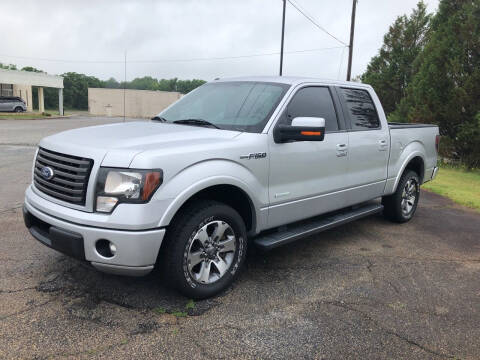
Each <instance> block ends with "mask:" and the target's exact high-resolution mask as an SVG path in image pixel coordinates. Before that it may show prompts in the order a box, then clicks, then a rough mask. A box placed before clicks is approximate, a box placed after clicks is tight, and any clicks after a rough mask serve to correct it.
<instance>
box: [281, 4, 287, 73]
mask: <svg viewBox="0 0 480 360" xmlns="http://www.w3.org/2000/svg"><path fill="white" fill-rule="evenodd" d="M286 6H287V0H283V16H282V44H281V46H280V76H282V73H283V39H284V37H285V8H286Z"/></svg>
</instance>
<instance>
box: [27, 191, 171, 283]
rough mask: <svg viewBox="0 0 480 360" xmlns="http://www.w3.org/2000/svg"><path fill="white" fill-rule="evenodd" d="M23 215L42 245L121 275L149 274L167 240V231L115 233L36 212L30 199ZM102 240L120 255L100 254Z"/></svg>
mask: <svg viewBox="0 0 480 360" xmlns="http://www.w3.org/2000/svg"><path fill="white" fill-rule="evenodd" d="M23 215H24V220H25V225H26V226H27V228H28V229H29V231H30V233H31V234H32V236H33V237H34V238H35V239H37V240H38V241H40V242H41V243H42V244H44V245H46V246H49V247H51V248H53V249H55V250H58V251H60V252H62V253H64V254H67V255H69V256H72V257H74V258H77V259H79V260H85V261H87V262H90V263H91V264H92V265H93V266H94V267H96V268H97V269H99V270H101V271H104V272H109V273H114V274H118V275H130V276H142V275H146V274H148V273H149V272H150V271H151V270H152V269H153V267H154V265H155V262H156V260H157V255H158V251H159V249H160V246H161V244H162V241H163V238H164V236H165V229H153V230H144V231H143V230H140V231H138V230H113V229H105V228H98V227H92V226H84V225H80V224H75V223H71V222H68V221H65V220H62V219H59V218H57V217H53V216H50V215H48V214H46V213H44V212H42V211H40V210H38V209H36V208H35V207H34V206H33V205H32V204H30V203H29V202H28V199H25V204H24V209H23ZM100 239H106V240H109V241H111V242H112V243H114V244H115V246H116V248H117V251H116V253H115V255H114V256H113V257H110V258H107V257H104V256H102V255H100V254H99V253H98V252H97V250H96V247H95V244H96V242H97V241H98V240H100Z"/></svg>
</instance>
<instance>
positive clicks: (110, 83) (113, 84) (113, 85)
mask: <svg viewBox="0 0 480 360" xmlns="http://www.w3.org/2000/svg"><path fill="white" fill-rule="evenodd" d="M104 85H105V87H106V88H108V89H119V88H120V83H119V82H118V81H117V80H115V78H113V77H111V78H110V79H108V80H106V81H105V82H104Z"/></svg>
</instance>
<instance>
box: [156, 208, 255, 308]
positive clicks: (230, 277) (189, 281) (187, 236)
mask: <svg viewBox="0 0 480 360" xmlns="http://www.w3.org/2000/svg"><path fill="white" fill-rule="evenodd" d="M211 224H213V225H211ZM217 224H223V226H224V224H227V225H228V226H229V229H227V230H226V231H225V232H229V234H230V235H231V234H232V233H233V236H234V241H233V242H231V236H230V240H229V241H230V243H231V244H233V243H234V244H235V250H233V251H232V252H229V253H228V258H229V260H227V259H226V257H227V255H224V254H219V253H218V252H216V250H215V249H213V250H212V248H213V247H214V246H213V245H209V246H208V248H207V247H199V248H198V249H197V250H196V253H198V252H199V251H200V252H202V256H210V257H209V258H208V259H207V258H203V260H202V262H201V263H198V265H196V266H195V267H193V268H192V269H191V270H190V267H189V264H188V261H189V259H190V258H189V256H190V255H191V254H192V253H193V250H192V249H193V247H194V246H197V247H198V245H200V244H203V243H201V242H200V241H199V240H197V239H198V238H197V236H198V234H199V233H201V232H202V231H205V232H206V233H208V231H210V230H209V227H210V226H214V227H215V226H217ZM222 234H223V233H222ZM212 235H214V234H212ZM212 235H208V239H209V240H207V242H210V241H211V242H214V241H213V240H215V239H214V238H213V237H212ZM223 237H224V238H225V237H226V235H223ZM165 241H166V242H165V247H162V252H163V253H162V254H161V257H160V261H161V262H162V263H163V264H160V265H161V267H162V268H163V269H164V271H166V276H167V278H166V279H167V281H168V282H169V283H170V285H171V286H172V287H174V288H175V289H177V290H178V291H179V292H180V293H182V294H183V295H185V296H187V297H189V298H192V299H204V298H208V297H211V296H213V295H216V294H218V293H219V292H221V291H222V290H224V289H225V288H227V287H228V286H229V285H230V284H231V283H232V282H233V281H234V280H235V279H236V277H237V276H238V274H239V272H240V271H241V269H242V268H243V264H244V262H245V257H246V253H247V232H246V229H245V224H244V221H243V219H242V217H241V216H240V215H239V214H238V212H237V211H235V210H234V209H233V208H231V207H230V206H228V205H225V204H222V203H220V202H217V201H211V200H198V201H197V202H195V203H193V204H192V205H190V206H188V207H187V208H186V209H184V210H183V211H181V213H179V214H178V215H177V216H176V217H175V219H174V220H173V222H172V224H171V225H170V226H169V228H168V229H167V234H166V239H165ZM225 241H226V240H225ZM218 244H221V242H217V246H221V245H218ZM209 250H211V251H210V252H209ZM219 251H222V250H219ZM207 252H209V253H208V254H207ZM212 252H215V253H216V255H215V253H214V254H212ZM220 256H225V259H223V258H222V260H220V258H219V257H220ZM215 261H217V262H218V261H224V263H225V264H226V263H228V262H229V261H230V263H229V266H228V268H227V267H226V268H227V270H226V271H225V272H224V273H223V275H221V270H218V269H219V267H217V266H216V265H215V264H214V262H215ZM204 263H205V264H208V263H210V267H208V269H211V270H209V271H208V273H210V271H212V272H211V273H212V274H213V277H215V276H219V277H220V278H219V279H217V280H215V281H214V282H212V283H201V282H199V281H201V280H198V278H195V276H196V274H195V271H197V270H198V271H199V272H198V274H200V273H201V272H202V270H201V269H203V266H204ZM190 264H191V263H190ZM222 264H223V263H222ZM162 265H163V266H162ZM198 266H200V268H198ZM205 266H206V267H207V266H208V265H205ZM224 269H225V268H224ZM216 271H218V275H217V274H216ZM200 277H201V276H200Z"/></svg>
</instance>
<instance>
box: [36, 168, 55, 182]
mask: <svg viewBox="0 0 480 360" xmlns="http://www.w3.org/2000/svg"><path fill="white" fill-rule="evenodd" d="M40 172H41V173H42V177H43V178H44V179H45V180H51V179H52V178H53V176H54V175H55V173H54V172H53V169H52V168H51V167H48V166H45V167H43V168H42V170H40Z"/></svg>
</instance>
